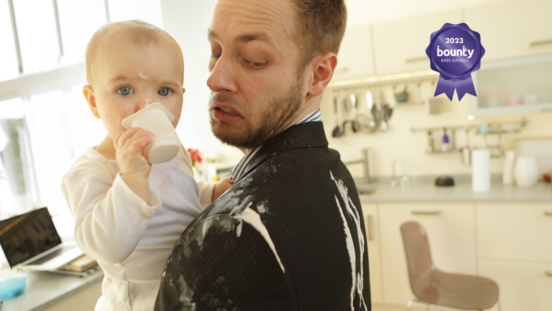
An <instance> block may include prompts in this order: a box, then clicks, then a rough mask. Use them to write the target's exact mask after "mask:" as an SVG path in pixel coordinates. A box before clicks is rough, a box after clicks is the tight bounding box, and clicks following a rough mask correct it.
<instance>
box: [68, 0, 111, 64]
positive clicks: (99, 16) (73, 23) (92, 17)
mask: <svg viewBox="0 0 552 311" xmlns="http://www.w3.org/2000/svg"><path fill="white" fill-rule="evenodd" d="M57 4H58V10H59V22H60V29H61V38H62V42H63V57H62V59H61V63H62V65H72V64H77V63H81V62H84V56H85V53H86V45H87V44H88V41H90V38H92V36H93V35H94V33H95V32H96V30H98V29H99V28H100V27H101V26H102V25H104V24H105V23H106V11H105V2H104V0H79V1H75V0H57Z"/></svg>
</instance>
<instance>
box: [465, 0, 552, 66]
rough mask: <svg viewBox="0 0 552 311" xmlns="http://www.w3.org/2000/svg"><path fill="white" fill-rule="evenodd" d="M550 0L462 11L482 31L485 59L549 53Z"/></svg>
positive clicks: (551, 30)
mask: <svg viewBox="0 0 552 311" xmlns="http://www.w3.org/2000/svg"><path fill="white" fill-rule="evenodd" d="M551 14H552V1H546V0H529V1H519V0H517V1H501V2H497V3H493V4H489V5H484V6H476V7H472V8H467V9H466V10H465V19H466V23H467V24H468V26H470V28H471V29H473V30H475V31H477V32H479V33H480V34H481V43H482V44H483V47H484V48H485V50H486V52H485V55H484V56H483V66H484V64H485V61H488V60H497V59H505V58H512V57H518V56H524V55H534V54H541V53H549V52H552V18H550V17H551Z"/></svg>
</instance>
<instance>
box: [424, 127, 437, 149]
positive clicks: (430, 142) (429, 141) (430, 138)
mask: <svg viewBox="0 0 552 311" xmlns="http://www.w3.org/2000/svg"><path fill="white" fill-rule="evenodd" d="M433 151H435V150H433V135H432V133H431V131H429V132H427V149H426V152H427V153H433Z"/></svg>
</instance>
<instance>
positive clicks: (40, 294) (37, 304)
mask: <svg viewBox="0 0 552 311" xmlns="http://www.w3.org/2000/svg"><path fill="white" fill-rule="evenodd" d="M17 276H25V277H26V278H27V284H26V287H25V291H24V292H23V293H22V294H21V295H19V296H17V297H14V298H11V299H8V300H4V307H3V308H2V309H1V311H41V310H46V309H48V308H49V307H51V306H53V305H55V304H57V303H59V302H61V301H63V300H65V299H67V298H69V297H71V296H72V295H75V294H77V293H78V292H80V291H82V290H84V289H86V288H88V287H90V286H92V285H95V284H97V283H99V282H101V281H102V280H103V271H102V270H101V269H99V270H98V271H95V272H93V273H92V274H89V275H87V276H83V277H79V276H73V275H65V274H59V273H51V272H17V271H12V270H7V269H1V270H0V280H4V279H8V278H11V277H17ZM93 308H94V307H93V306H92V309H93Z"/></svg>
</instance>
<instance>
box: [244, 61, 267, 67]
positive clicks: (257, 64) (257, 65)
mask: <svg viewBox="0 0 552 311" xmlns="http://www.w3.org/2000/svg"><path fill="white" fill-rule="evenodd" d="M247 62H248V63H250V64H251V65H253V66H255V67H261V66H262V65H264V64H266V62H264V63H259V62H254V61H252V60H248V61H247Z"/></svg>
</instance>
